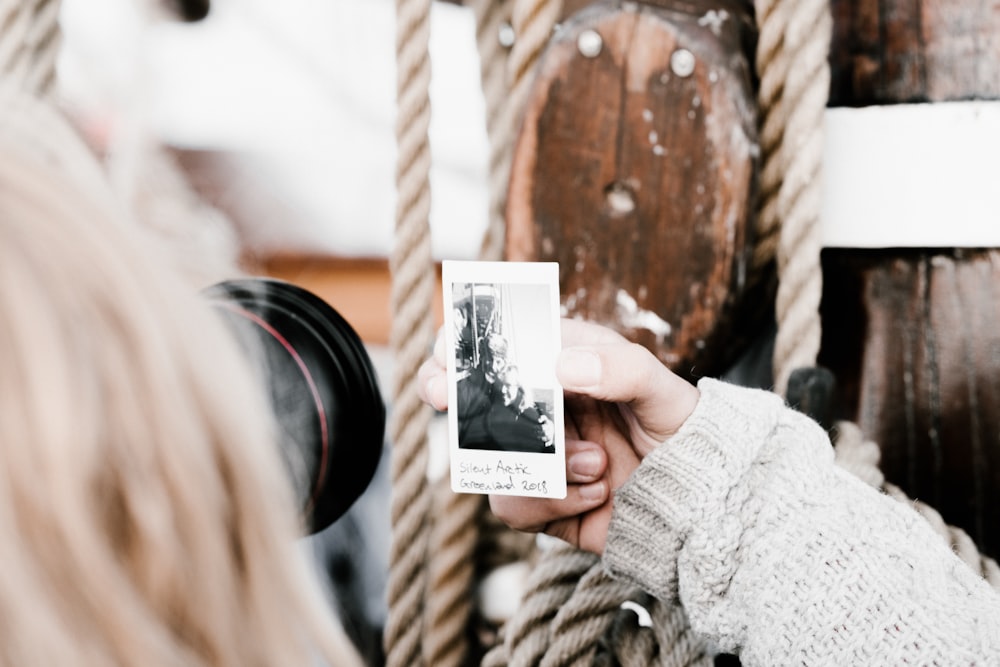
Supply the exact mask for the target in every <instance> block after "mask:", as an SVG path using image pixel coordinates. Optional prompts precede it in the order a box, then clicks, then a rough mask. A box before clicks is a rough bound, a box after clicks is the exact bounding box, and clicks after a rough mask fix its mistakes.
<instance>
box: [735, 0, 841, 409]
mask: <svg viewBox="0 0 1000 667" xmlns="http://www.w3.org/2000/svg"><path fill="white" fill-rule="evenodd" d="M754 5H755V9H756V12H757V25H758V28H759V41H758V45H757V54H756V62H757V68H758V71H759V73H760V89H759V91H758V104H759V106H760V109H761V112H762V115H763V121H762V127H761V152H762V155H763V167H762V170H761V203H760V211H759V214H758V222H757V237H758V246H757V252H758V255H757V256H756V262H762V261H764V258H766V257H767V256H768V255H769V254H775V255H776V257H777V268H778V292H777V296H776V300H775V315H776V318H777V320H778V331H777V335H776V338H775V345H774V378H775V390H776V391H777V392H778V393H781V394H784V392H785V389H786V387H787V383H788V376H789V375H791V373H792V371H793V370H795V369H796V368H800V367H806V366H814V365H815V363H816V355H817V354H818V352H819V344H820V319H819V302H820V297H821V295H822V281H823V277H822V270H821V266H820V250H821V249H822V247H821V238H820V229H819V224H818V223H819V207H820V195H821V191H820V188H821V185H822V184H821V167H822V157H823V155H822V153H823V114H824V112H825V110H826V103H827V100H828V96H829V89H830V66H829V62H828V55H829V51H830V38H831V34H832V27H833V20H832V17H831V15H830V8H829V3H828V2H827V1H826V0H757V2H755V3H754ZM776 234H777V236H778V239H777V242H775V239H774V237H775V235H776ZM775 243H776V244H777V248H776V251H775Z"/></svg>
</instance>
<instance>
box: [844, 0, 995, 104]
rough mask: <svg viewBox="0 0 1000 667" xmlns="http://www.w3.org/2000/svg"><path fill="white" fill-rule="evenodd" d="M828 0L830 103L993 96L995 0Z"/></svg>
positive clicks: (868, 102) (947, 99) (887, 102)
mask: <svg viewBox="0 0 1000 667" xmlns="http://www.w3.org/2000/svg"><path fill="white" fill-rule="evenodd" d="M830 6H831V10H832V12H833V17H834V35H833V44H832V48H831V57H830V63H831V68H832V71H831V74H832V85H831V95H830V104H831V106H868V105H872V104H893V103H899V102H942V101H950V100H965V99H1000V1H998V0H878V1H877V2H872V1H871V0H831V3H830Z"/></svg>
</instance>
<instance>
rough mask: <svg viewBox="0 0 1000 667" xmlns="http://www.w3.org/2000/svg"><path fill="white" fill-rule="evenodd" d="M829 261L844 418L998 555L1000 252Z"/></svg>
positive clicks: (827, 355)
mask: <svg viewBox="0 0 1000 667" xmlns="http://www.w3.org/2000/svg"><path fill="white" fill-rule="evenodd" d="M825 266H826V269H827V274H826V277H827V286H826V293H825V295H824V299H825V301H826V302H827V303H826V306H825V308H824V310H825V313H824V328H825V332H824V333H825V335H824V363H825V364H827V365H828V366H830V367H834V368H836V370H837V373H838V377H839V379H841V380H842V381H843V382H842V386H841V399H842V401H843V409H844V416H846V417H847V418H851V419H856V420H857V421H858V423H859V425H860V426H861V428H862V430H863V431H864V432H865V434H866V435H867V436H868V437H870V438H872V439H873V440H874V441H875V442H877V443H878V444H879V445H880V446H881V448H882V469H883V472H884V473H885V474H886V477H887V478H888V479H889V480H890V481H892V482H893V483H895V484H898V485H899V486H901V487H902V488H903V489H904V490H905V491H906V492H907V493H908V494H909V495H910V496H911V497H914V498H917V499H920V500H923V501H924V502H927V503H929V504H930V505H932V506H933V507H934V508H935V509H937V510H938V511H939V512H941V514H942V516H944V518H945V520H946V521H949V522H951V523H953V524H955V525H958V526H959V527H961V528H963V529H964V530H965V531H967V532H968V533H969V535H970V536H971V537H972V538H973V539H974V540H975V541H976V542H977V544H978V545H979V546H980V548H981V549H983V550H984V551H986V552H987V553H988V554H990V555H992V556H993V557H998V556H1000V529H998V527H1000V503H998V502H997V500H998V489H1000V251H998V250H979V251H969V252H961V251H951V250H939V251H932V250H914V251H896V250H894V251H878V252H862V251H836V252H831V251H826V254H825ZM854 300H856V302H857V304H858V306H857V308H856V309H852V308H851V307H847V308H846V309H845V308H842V306H843V305H844V304H847V303H849V302H851V301H854ZM837 320H839V322H837ZM855 350H856V352H857V354H856V355H855V354H854V352H853V351H855ZM852 355H853V356H854V358H853V359H852V358H851V357H852Z"/></svg>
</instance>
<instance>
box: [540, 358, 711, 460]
mask: <svg viewBox="0 0 1000 667" xmlns="http://www.w3.org/2000/svg"><path fill="white" fill-rule="evenodd" d="M556 376H557V378H558V379H559V382H560V384H561V385H562V386H563V388H564V389H566V390H567V391H571V392H574V393H577V394H583V395H585V396H589V397H591V398H594V399H598V400H601V401H607V402H611V403H620V404H623V405H624V406H625V407H627V408H628V410H626V411H624V412H626V415H625V416H626V418H629V417H630V416H634V420H635V424H633V426H638V428H640V429H642V430H643V431H645V434H646V435H647V436H649V437H650V438H651V439H652V440H653V441H655V442H662V441H663V440H666V439H667V438H668V437H670V436H671V435H673V434H674V433H675V432H676V431H677V429H679V428H680V427H681V425H682V424H683V423H684V421H685V420H686V419H687V418H688V416H689V415H690V414H691V412H692V411H693V410H694V408H695V405H696V404H697V403H698V398H699V393H698V389H697V388H696V387H694V386H693V385H692V384H691V383H689V382H688V381H686V380H684V379H683V378H680V377H678V376H677V375H675V374H674V373H672V372H671V371H670V370H669V369H668V368H667V367H666V366H664V365H663V364H662V363H661V362H660V360H659V359H657V358H656V357H654V356H653V355H652V353H651V352H650V351H649V350H647V349H646V348H645V347H643V346H641V345H637V344H635V343H625V342H622V343H612V344H608V345H592V346H581V347H569V348H566V349H564V350H563V351H562V352H561V353H560V354H559V358H558V361H557V363H556ZM628 412H631V413H632V414H631V415H629V414H627V413H628ZM629 421H632V419H629Z"/></svg>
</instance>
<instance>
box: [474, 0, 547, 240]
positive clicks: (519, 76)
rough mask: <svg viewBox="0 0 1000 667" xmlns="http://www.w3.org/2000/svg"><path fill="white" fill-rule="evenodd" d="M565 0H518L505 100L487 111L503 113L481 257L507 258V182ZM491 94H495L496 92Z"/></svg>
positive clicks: (495, 135)
mask: <svg viewBox="0 0 1000 667" xmlns="http://www.w3.org/2000/svg"><path fill="white" fill-rule="evenodd" d="M561 11H562V0H514V6H513V9H512V11H511V24H512V27H513V30H514V44H513V45H512V47H511V50H510V54H509V55H508V57H507V63H506V65H507V67H506V81H507V85H506V90H505V91H503V92H502V93H501V94H502V95H504V97H503V98H502V99H501V100H499V101H497V102H495V103H491V102H487V108H490V107H491V106H497V107H498V108H499V110H500V115H499V118H498V119H497V121H496V126H495V129H494V132H493V134H492V136H491V138H490V145H491V149H490V182H491V188H490V193H491V194H490V211H489V222H488V224H487V229H486V234H485V236H484V238H483V245H482V252H481V255H482V256H483V257H484V258H489V259H494V258H500V257H502V255H503V247H504V239H505V227H504V225H505V213H504V211H505V209H506V201H507V183H508V181H509V179H510V165H511V158H512V156H513V144H514V139H515V137H516V136H517V134H518V131H519V130H520V127H521V118H522V116H523V114H524V106H525V103H526V101H527V99H528V95H529V93H530V91H531V84H532V81H533V79H534V73H535V66H536V65H537V64H538V59H539V58H540V57H541V55H542V51H543V50H544V49H545V46H546V45H547V44H548V41H549V37H550V36H551V35H552V29H553V27H554V26H555V24H556V21H558V20H559V14H560V12H561ZM484 93H486V94H487V95H490V94H495V93H494V92H493V91H492V90H490V91H485V90H484Z"/></svg>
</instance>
